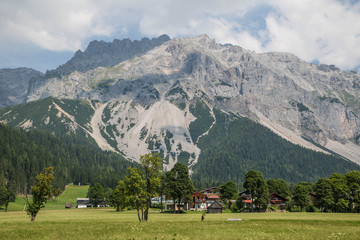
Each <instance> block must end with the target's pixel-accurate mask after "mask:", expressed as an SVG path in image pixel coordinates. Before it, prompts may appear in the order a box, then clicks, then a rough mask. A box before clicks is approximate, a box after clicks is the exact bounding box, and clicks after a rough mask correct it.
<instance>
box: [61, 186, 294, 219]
mask: <svg viewBox="0 0 360 240" xmlns="http://www.w3.org/2000/svg"><path fill="white" fill-rule="evenodd" d="M219 192H220V189H219V188H218V187H212V188H208V189H204V190H202V191H198V192H194V193H193V194H192V195H191V200H192V201H190V202H188V203H185V202H181V203H180V204H179V206H180V210H191V211H207V212H208V213H221V212H222V209H223V207H224V206H223V203H222V201H221V199H220V194H219ZM239 196H240V197H241V200H242V202H243V203H244V204H245V208H247V209H250V208H251V204H253V201H252V199H251V195H250V194H249V193H248V192H246V191H244V192H241V193H239ZM235 201H237V200H230V205H231V204H233V203H234V202H235ZM287 201H288V199H286V198H285V197H283V196H281V195H279V194H276V193H271V194H270V202H269V206H276V207H277V208H278V209H280V210H284V209H285V204H286V202H287ZM151 203H152V204H153V205H154V204H160V203H162V204H163V206H164V210H178V204H177V203H176V204H175V206H174V202H173V200H170V199H166V198H165V196H162V197H157V198H152V199H151ZM106 206H107V205H106V202H102V203H100V204H99V205H98V206H97V207H106ZM66 207H68V206H66ZM88 207H94V206H93V204H91V203H90V200H89V198H77V205H76V208H88Z"/></svg>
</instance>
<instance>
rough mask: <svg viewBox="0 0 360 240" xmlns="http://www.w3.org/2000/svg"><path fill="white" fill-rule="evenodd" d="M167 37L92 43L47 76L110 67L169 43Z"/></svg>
mask: <svg viewBox="0 0 360 240" xmlns="http://www.w3.org/2000/svg"><path fill="white" fill-rule="evenodd" d="M169 40H170V38H169V36H167V35H161V36H160V37H158V38H153V39H149V38H143V39H141V40H140V41H137V40H135V41H132V40H130V39H123V40H118V39H115V40H114V41H112V42H111V43H110V42H105V41H96V40H95V41H92V42H90V44H89V46H88V47H87V48H86V50H85V51H84V52H82V51H80V50H78V51H77V52H76V53H75V55H74V57H72V58H71V59H70V60H69V61H68V62H67V63H65V64H63V65H61V66H59V67H58V68H57V69H55V70H52V71H48V72H47V75H48V76H54V75H55V76H64V75H67V74H70V73H72V72H74V71H78V72H86V71H89V70H91V69H95V68H97V67H100V66H101V67H110V66H114V65H116V64H118V63H120V62H122V61H125V60H128V59H131V58H134V57H136V56H140V55H142V54H144V53H146V52H147V51H149V50H151V49H153V48H154V47H157V46H160V45H161V44H163V43H165V42H166V41H169Z"/></svg>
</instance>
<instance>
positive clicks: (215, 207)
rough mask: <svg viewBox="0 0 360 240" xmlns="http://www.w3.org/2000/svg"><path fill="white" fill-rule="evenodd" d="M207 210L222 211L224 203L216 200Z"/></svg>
mask: <svg viewBox="0 0 360 240" xmlns="http://www.w3.org/2000/svg"><path fill="white" fill-rule="evenodd" d="M207 210H208V213H222V205H221V204H220V203H219V202H218V201H214V202H213V203H212V204H211V205H210V206H209V207H208V208H207Z"/></svg>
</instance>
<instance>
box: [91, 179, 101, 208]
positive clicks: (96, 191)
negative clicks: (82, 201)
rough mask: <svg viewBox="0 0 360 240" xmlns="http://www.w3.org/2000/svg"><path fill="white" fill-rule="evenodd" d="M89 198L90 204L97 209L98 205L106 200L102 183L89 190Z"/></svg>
mask: <svg viewBox="0 0 360 240" xmlns="http://www.w3.org/2000/svg"><path fill="white" fill-rule="evenodd" d="M87 197H88V198H89V201H90V203H91V204H93V205H94V207H95V208H97V207H98V205H99V204H100V203H102V202H104V200H105V192H104V188H103V187H102V186H101V184H100V183H96V184H95V185H94V186H92V187H90V188H89V190H88V193H87Z"/></svg>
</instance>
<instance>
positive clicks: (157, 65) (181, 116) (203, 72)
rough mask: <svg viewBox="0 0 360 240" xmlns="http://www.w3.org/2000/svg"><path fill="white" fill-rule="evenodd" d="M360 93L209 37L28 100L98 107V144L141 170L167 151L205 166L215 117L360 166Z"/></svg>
mask: <svg viewBox="0 0 360 240" xmlns="http://www.w3.org/2000/svg"><path fill="white" fill-rule="evenodd" d="M359 86H360V76H359V75H358V74H355V73H353V72H344V71H341V70H340V69H338V68H337V67H335V66H332V65H315V64H311V63H306V62H304V61H302V60H301V59H299V58H298V57H296V56H295V55H293V54H289V53H276V52H272V53H262V54H257V53H254V52H251V51H248V50H245V49H243V48H241V47H238V46H233V45H229V44H226V45H221V44H218V43H216V41H215V40H213V39H210V38H209V37H208V36H206V35H200V36H197V37H188V38H182V39H172V40H169V41H166V42H164V43H163V44H161V45H159V46H157V47H154V48H152V49H151V50H149V51H147V52H146V53H144V54H142V55H139V56H136V57H134V58H131V59H128V60H126V61H122V62H120V63H119V64H117V65H114V66H110V67H103V66H99V67H97V68H94V69H91V70H88V71H86V72H81V71H73V72H72V73H70V74H69V75H66V76H56V75H54V76H52V75H49V74H48V75H47V76H46V77H45V78H43V81H42V82H41V81H40V82H36V81H34V85H33V86H32V87H31V88H29V91H28V95H27V101H30V102H31V101H34V100H39V99H42V98H45V97H49V96H51V97H55V98H64V99H91V100H92V101H97V104H91V105H92V107H93V108H94V109H93V110H94V113H92V114H93V115H91V118H92V119H94V116H96V119H94V123H93V126H96V125H97V126H98V127H97V128H96V129H98V132H97V137H98V138H102V140H101V141H105V142H107V144H108V145H107V147H105V145H104V146H103V149H107V150H109V149H112V150H115V151H117V152H120V153H122V154H124V155H125V156H126V157H128V158H130V159H133V160H135V161H136V160H138V159H139V156H140V155H141V154H145V153H146V152H148V151H158V152H160V153H161V154H162V156H163V157H164V159H165V168H166V167H167V168H171V166H172V165H173V164H174V163H175V162H177V161H185V162H186V163H187V164H188V165H189V166H195V165H196V164H197V161H198V159H199V156H200V154H201V151H200V150H199V149H198V145H197V144H198V142H199V140H200V139H201V138H202V137H204V136H206V135H207V134H208V133H209V132H210V131H211V128H212V126H214V124H216V117H214V116H215V115H214V111H215V110H214V109H219V110H220V111H222V112H224V113H227V114H234V115H235V116H238V117H246V118H249V119H251V120H253V121H255V122H258V123H260V124H262V125H264V126H266V127H268V128H270V129H271V130H272V131H273V132H275V133H277V134H278V135H280V136H282V137H283V138H285V139H287V140H288V141H290V142H293V143H296V144H299V145H301V146H304V147H307V148H310V149H313V150H316V151H322V152H326V153H328V154H330V153H331V151H333V152H336V153H338V154H340V155H342V156H344V157H345V158H347V159H350V160H352V161H354V162H357V163H358V164H359V161H360V160H359V159H360V147H359V138H360V124H359V121H360V119H359V117H358V116H360V96H359V91H358V90H359V89H360V87H359ZM62 101H63V100H62ZM71 104H72V103H71ZM71 104H70V105H71ZM96 111H97V113H96V114H95V112H96ZM156 113H158V114H156ZM160 113H162V114H160ZM166 113H169V114H166ZM161 116H164V117H161ZM11 117H14V115H12V114H11V113H8V114H7V115H6V116H2V117H1V118H0V120H1V121H7V122H11V121H13V120H11ZM54 118H55V117H54ZM159 118H160V119H159ZM45 119H46V118H44V119H43V121H45ZM144 119H147V121H145V120H144ZM27 120H29V119H22V124H23V123H26V122H27ZM95 120H96V121H95ZM87 123H89V124H90V122H89V121H88V122H87ZM90 125H91V124H90ZM82 127H84V126H83V125H82ZM94 129H95V128H94V127H92V128H91V129H90V130H89V131H92V134H93V133H94ZM225 129H226V128H225ZM109 146H110V147H109ZM184 159H185V160H184Z"/></svg>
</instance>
